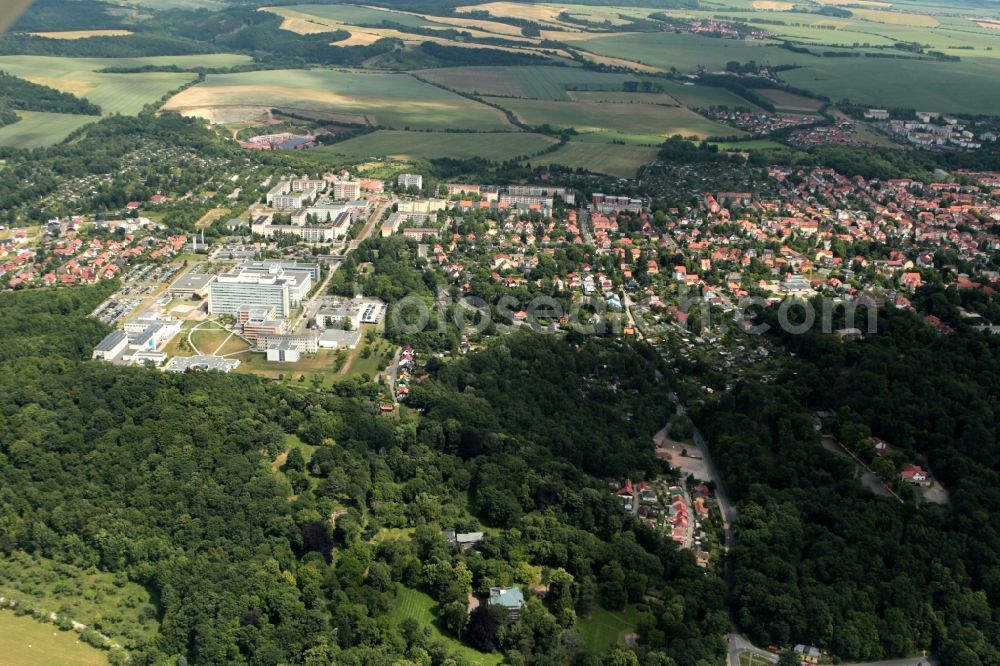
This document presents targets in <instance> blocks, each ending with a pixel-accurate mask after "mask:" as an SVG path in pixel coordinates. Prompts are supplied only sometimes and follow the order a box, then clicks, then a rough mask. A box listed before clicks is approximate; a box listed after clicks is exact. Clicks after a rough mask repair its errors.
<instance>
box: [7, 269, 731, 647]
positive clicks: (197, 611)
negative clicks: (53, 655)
mask: <svg viewBox="0 0 1000 666" xmlns="http://www.w3.org/2000/svg"><path fill="white" fill-rule="evenodd" d="M115 286H116V285H115V284H114V283H111V282H109V283H105V284H104V285H102V286H98V287H91V288H81V289H62V290H38V291H20V292H8V293H4V294H2V295H0V307H2V308H3V311H4V312H5V313H6V316H5V317H4V318H3V320H2V321H0V341H2V342H0V387H2V390H0V431H2V432H3V433H4V437H3V438H2V439H0V475H2V478H3V479H4V484H3V489H2V494H3V498H4V501H3V503H2V509H0V527H2V529H0V551H2V553H3V556H4V557H16V558H18V561H20V562H23V563H25V566H27V567H29V568H37V569H38V570H39V571H42V570H46V569H53V568H56V569H59V570H60V571H62V572H64V574H66V573H67V572H68V573H70V574H72V573H73V572H78V573H77V574H76V575H83V572H87V571H91V572H101V574H102V575H103V574H105V573H106V574H110V575H113V576H116V577H118V578H120V580H121V581H123V582H124V581H126V580H127V581H129V582H130V584H132V583H137V584H139V585H141V586H142V587H144V588H145V589H147V590H148V591H149V593H150V594H151V595H152V597H151V598H152V599H155V600H156V606H155V610H153V607H152V606H150V611H151V614H152V616H154V617H155V623H154V626H155V630H154V631H153V632H152V634H151V635H141V634H138V633H136V632H134V631H130V630H129V629H128V623H127V622H126V621H124V620H123V619H122V618H121V617H120V615H118V616H116V615H111V616H108V617H104V618H103V619H101V620H99V621H98V622H97V623H96V625H95V627H96V629H97V630H99V631H101V632H103V633H104V634H106V635H108V636H110V637H111V638H113V639H114V640H116V641H119V642H120V643H121V645H122V646H123V647H124V649H125V650H127V652H128V654H129V659H130V661H129V663H131V664H162V663H175V662H174V661H173V660H175V659H176V658H177V657H179V656H183V657H184V658H185V660H186V661H187V662H188V663H190V664H213V665H214V664H219V665H222V664H243V663H245V664H275V663H296V664H311V665H312V664H324V665H326V664H330V663H338V664H383V663H384V664H391V663H408V662H403V661H400V660H407V659H408V660H411V661H414V662H417V663H430V664H435V665H437V664H460V663H465V662H466V661H468V654H469V653H468V650H479V651H480V653H488V652H491V651H502V652H503V653H505V654H506V656H507V658H508V659H509V660H511V661H512V663H525V662H527V661H528V660H540V659H545V660H546V663H567V662H570V661H573V660H574V659H575V660H581V661H580V663H587V664H590V663H593V664H597V663H599V660H600V659H601V657H602V654H600V653H596V654H595V653H592V652H588V651H586V650H585V649H583V648H582V647H581V643H580V640H579V637H578V635H577V633H576V629H575V627H576V625H577V623H578V622H582V621H584V620H585V619H586V618H587V617H588V616H590V614H591V613H593V612H595V611H598V610H599V609H600V608H605V609H609V610H621V609H623V608H624V607H625V606H626V605H628V606H630V607H633V608H635V609H636V612H637V614H638V615H637V617H638V618H639V632H640V635H641V640H642V643H643V646H644V647H643V653H644V655H645V657H644V662H645V663H650V664H678V665H691V666H694V665H695V664H708V663H714V662H717V661H718V660H720V659H721V658H722V655H723V654H724V642H723V640H722V638H721V636H722V634H723V633H724V632H725V630H726V613H725V611H724V607H723V597H724V588H723V586H722V583H721V581H719V580H718V579H713V578H709V577H706V576H705V575H704V573H703V571H702V570H701V569H700V568H698V567H697V566H696V565H695V563H694V559H693V556H692V555H691V554H690V553H689V552H681V551H678V550H676V549H675V548H674V546H673V545H672V544H671V543H669V542H668V541H666V540H665V539H664V538H663V537H662V536H660V535H658V534H656V533H654V532H652V531H651V530H649V529H647V528H645V527H642V526H640V525H639V524H638V523H636V522H634V520H633V519H631V518H629V517H627V516H626V515H625V514H624V513H623V512H622V511H621V508H620V505H619V503H618V501H617V500H616V499H615V498H614V497H613V496H611V495H610V494H609V493H608V492H607V486H606V483H605V482H604V481H602V480H601V479H598V478H595V477H594V476H591V475H590V474H588V473H587V470H600V469H607V471H608V472H621V473H625V472H628V473H633V474H636V475H637V476H636V478H641V475H643V474H645V473H648V472H650V471H652V470H654V469H655V464H656V463H655V462H654V461H653V460H652V459H651V458H650V456H649V454H648V450H641V449H640V448H638V447H635V444H636V443H642V442H648V441H649V439H648V438H649V436H650V435H651V434H652V432H651V431H652V430H655V429H657V428H658V427H659V425H658V424H660V423H661V421H662V420H663V415H662V412H663V411H665V410H664V408H663V407H662V404H663V403H659V404H658V403H657V401H659V400H661V399H662V397H663V390H664V389H663V388H658V387H657V386H655V385H653V384H651V383H649V382H648V381H645V380H641V379H638V376H639V375H640V374H641V373H640V372H638V369H639V368H641V367H646V366H647V364H648V363H650V362H651V360H650V357H649V355H648V351H646V350H644V349H643V348H641V347H640V348H632V347H630V346H627V345H619V344H615V343H609V342H606V341H601V340H595V341H592V342H589V343H586V344H584V345H582V346H580V347H576V348H574V347H570V346H568V345H567V343H565V342H564V341H562V340H558V339H554V338H546V337H543V336H537V335H531V334H526V335H521V336H515V337H512V338H509V339H503V340H498V341H497V343H496V345H495V346H491V347H490V348H489V349H487V350H486V351H484V352H482V353H480V354H474V355H472V356H470V357H468V358H467V359H465V360H463V361H462V362H459V363H456V364H455V365H454V366H448V367H442V368H437V369H433V373H432V374H433V377H432V378H431V379H429V380H428V383H427V386H426V389H425V390H422V391H421V395H420V404H421V405H424V406H426V408H427V410H428V413H427V415H426V417H424V418H421V419H419V420H417V419H414V418H407V419H396V418H392V417H382V416H378V415H377V411H378V409H377V403H375V402H374V400H376V394H375V393H374V390H375V389H374V388H373V387H371V386H370V385H368V386H366V385H364V384H361V383H356V382H345V383H342V384H338V386H337V387H336V389H335V391H334V392H333V393H317V392H313V391H310V390H308V389H300V388H297V387H295V386H289V385H284V384H282V383H273V382H272V383H268V382H265V381H263V380H260V379H258V378H255V377H252V376H247V375H239V374H233V375H222V374H217V373H185V374H170V373H162V372H159V371H155V370H149V369H145V368H119V367H115V366H112V365H109V364H104V363H94V362H90V361H89V360H82V359H84V358H85V357H86V356H87V355H88V353H89V351H88V350H89V349H90V348H91V347H92V345H93V344H94V343H95V342H96V341H98V340H99V339H100V338H101V337H102V336H103V335H104V334H105V333H106V330H107V329H106V328H105V327H104V325H103V324H101V323H100V322H98V321H96V320H94V319H92V318H89V317H87V316H86V314H87V313H88V312H90V311H91V310H92V309H93V308H94V307H95V306H96V305H97V304H98V303H99V302H101V301H102V300H103V299H104V297H105V296H106V295H107V294H108V293H110V291H111V290H113V289H114V288H115ZM529 367H532V368H535V367H537V368H543V367H544V368H548V369H546V370H544V371H543V372H536V373H535V374H534V377H533V378H532V380H531V384H532V387H533V388H532V389H531V391H534V392H537V397H538V404H537V405H535V406H533V407H530V408H529V407H527V406H524V405H523V403H520V402H519V400H518V398H517V395H518V394H517V392H516V390H513V389H514V387H516V386H518V385H520V384H522V383H523V382H525V380H526V376H527V375H528V374H529V373H528V372H527V369H528V368H529ZM618 373H621V376H623V377H630V379H629V380H627V381H622V382H621V383H620V384H618V385H617V386H615V387H609V386H608V384H607V382H608V379H609V377H610V376H611V375H613V374H614V375H616V374H618ZM504 387H509V388H511V389H512V390H510V391H507V390H504ZM647 391H648V392H649V394H648V395H645V396H644V395H642V394H643V393H645V392H647ZM543 396H548V397H547V398H545V399H543ZM591 400H595V401H596V400H601V401H603V403H604V405H605V407H604V408H603V409H592V410H587V409H585V408H583V407H582V406H581V405H584V404H587V403H588V401H591ZM626 403H629V404H630V406H629V407H628V412H629V413H628V414H626V411H625V410H626V407H625V405H626ZM522 407H523V411H521V412H519V411H518V410H519V409H521V408H522ZM541 410H545V411H547V412H548V413H542V411H541ZM626 416H628V418H625V417H626ZM602 441H603V446H604V448H602V447H601V446H600V444H601V443H602ZM289 442H298V444H296V445H295V447H293V448H292V449H291V450H290V451H289V450H288V448H289ZM574 443H576V444H578V446H574ZM619 446H620V447H624V452H625V453H626V455H624V456H623V457H621V458H620V461H619V462H617V463H616V464H617V467H616V468H612V467H607V466H608V465H610V464H611V463H610V462H609V461H610V460H611V458H610V457H609V456H610V454H611V448H610V447H619ZM630 446H632V447H633V450H631V452H630V450H629V447H630ZM302 447H308V448H307V450H308V451H310V452H311V456H310V459H309V460H308V462H307V461H306V460H305V459H304V458H303V456H302V450H303V449H302ZM590 448H593V449H594V450H593V454H591V453H590V452H589V449H590ZM647 448H648V447H647ZM286 454H287V458H286V457H285V456H286ZM279 456H281V457H280V458H279ZM275 460H277V462H273V461H275ZM445 526H447V527H451V528H458V529H466V530H471V529H486V530H487V536H486V538H485V540H484V542H483V546H482V548H481V550H482V552H481V553H478V552H476V551H467V552H462V551H459V550H457V549H455V548H454V547H452V546H451V545H450V544H449V543H448V541H447V539H446V538H445V537H444V536H443V534H442V528H443V527H445ZM414 530H415V531H414ZM543 571H544V572H545V574H544V575H545V578H546V582H547V584H548V585H549V589H550V592H549V594H547V595H546V596H545V597H544V600H542V599H540V598H536V597H535V596H534V595H533V594H532V593H531V592H530V590H529V591H528V595H529V599H528V603H527V604H526V606H525V608H524V611H523V614H522V619H521V620H520V621H519V622H517V623H516V624H513V625H508V624H506V623H504V622H501V621H500V620H502V618H497V617H495V613H494V614H492V615H491V614H490V613H487V612H485V611H484V612H483V613H479V614H478V615H477V614H475V613H474V614H473V616H472V617H471V618H469V619H468V620H466V616H465V609H466V605H467V600H468V599H467V598H468V595H469V594H470V593H471V592H472V591H473V590H477V591H482V590H483V589H484V588H488V587H489V586H491V585H511V584H521V585H525V588H526V589H527V586H528V584H535V585H537V584H538V583H539V582H540V580H539V578H538V576H539V573H538V572H543ZM30 574H31V572H30V571H28V572H25V573H24V575H25V576H28V575H30ZM415 591H416V592H415ZM416 593H420V594H427V595H429V596H430V598H431V599H433V602H434V604H435V607H436V608H438V609H439V610H438V613H439V617H440V620H439V621H438V622H439V624H440V626H441V627H442V628H443V631H444V632H445V634H446V635H447V636H448V637H449V638H448V639H447V641H445V640H444V639H441V638H436V637H435V636H436V634H433V633H429V631H428V630H427V628H426V627H424V626H421V625H420V623H417V622H413V621H412V620H411V621H399V620H398V619H395V618H393V617H392V616H391V615H390V610H391V609H392V608H394V607H395V605H396V597H397V595H400V594H416ZM459 609H461V613H459V612H458V610H459ZM458 638H461V640H462V641H463V642H464V643H465V644H466V645H468V646H470V647H462V648H461V649H458V647H457V646H460V643H458V642H457V639H458ZM611 655H612V656H611V657H609V659H610V658H612V657H615V655H617V658H624V657H623V656H622V653H621V651H620V650H618V652H615V651H614V650H612V653H611ZM668 655H669V656H668ZM119 659H120V657H119ZM632 659H634V657H632ZM606 663H620V662H617V661H613V662H606ZM624 663H627V660H626V662H624Z"/></svg>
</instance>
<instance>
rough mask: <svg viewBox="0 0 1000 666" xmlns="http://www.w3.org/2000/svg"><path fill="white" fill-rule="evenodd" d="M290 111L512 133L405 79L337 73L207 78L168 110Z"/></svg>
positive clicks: (478, 107) (487, 114) (212, 114)
mask: <svg viewBox="0 0 1000 666" xmlns="http://www.w3.org/2000/svg"><path fill="white" fill-rule="evenodd" d="M265 107H266V108H281V109H289V110H293V111H296V112H299V113H307V114H308V113H313V114H323V115H329V116H336V117H339V118H342V119H343V120H345V121H352V122H356V123H367V124H370V125H384V126H386V127H390V128H393V129H406V128H409V127H413V128H418V129H437V130H444V129H452V128H463V129H473V130H504V129H512V128H511V125H510V124H509V123H508V122H507V119H506V117H504V115H503V114H502V113H501V112H500V111H498V110H496V109H491V108H490V107H488V106H486V105H484V104H480V103H478V102H475V101H473V100H470V99H467V98H465V97H462V96H460V95H456V94H454V93H451V92H448V91H446V90H442V89H441V88H437V87H435V86H432V85H430V84H429V83H424V82H423V81H419V80H418V79H416V78H415V77H413V76H410V75H409V74H404V73H391V72H362V71H355V70H352V71H347V70H333V69H301V70H268V71H260V72H242V73H239V74H214V75H209V76H208V78H207V80H206V81H205V82H204V83H201V84H199V85H197V86H193V87H191V88H188V89H187V90H185V91H184V92H182V93H180V94H178V95H176V96H175V97H174V98H173V99H171V100H170V101H169V102H168V103H167V104H166V107H165V108H167V109H173V110H176V111H180V112H182V113H185V114H187V115H196V116H200V117H205V118H210V119H212V118H216V117H218V114H219V113H222V112H225V111H226V110H227V109H228V110H230V111H232V110H233V109H260V108H265Z"/></svg>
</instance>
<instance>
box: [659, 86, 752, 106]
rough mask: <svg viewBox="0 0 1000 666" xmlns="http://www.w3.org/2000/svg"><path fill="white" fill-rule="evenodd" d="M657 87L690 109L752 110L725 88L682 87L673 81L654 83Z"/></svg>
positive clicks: (745, 102)
mask: <svg viewBox="0 0 1000 666" xmlns="http://www.w3.org/2000/svg"><path fill="white" fill-rule="evenodd" d="M656 83H657V85H660V86H662V87H663V91H664V92H665V93H667V94H668V95H670V96H671V97H673V98H674V99H676V100H677V101H678V102H680V103H681V104H683V105H685V106H690V107H691V108H699V107H710V106H727V107H729V108H731V109H735V108H741V107H745V108H749V109H752V108H754V105H753V104H751V103H750V102H748V101H747V100H745V99H743V98H742V97H740V96H739V95H736V94H734V93H731V92H729V91H728V90H726V89H725V88H715V87H713V86H702V85H684V84H683V83H677V82H675V81H661V80H657V81H656Z"/></svg>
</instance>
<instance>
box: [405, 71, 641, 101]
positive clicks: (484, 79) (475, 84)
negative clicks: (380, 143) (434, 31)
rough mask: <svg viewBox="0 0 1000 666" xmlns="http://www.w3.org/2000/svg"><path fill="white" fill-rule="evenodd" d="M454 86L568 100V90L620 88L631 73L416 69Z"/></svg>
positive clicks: (430, 78) (471, 90) (477, 91)
mask: <svg viewBox="0 0 1000 666" xmlns="http://www.w3.org/2000/svg"><path fill="white" fill-rule="evenodd" d="M414 73H415V74H416V75H418V76H419V77H420V78H423V79H427V80H428V81H432V82H434V83H437V84H439V85H443V86H446V87H448V88H451V89H453V90H460V91H462V92H466V93H475V94H479V95H497V96H501V97H527V98H531V99H548V100H557V101H559V100H561V101H565V100H568V99H570V96H569V95H568V94H567V91H568V90H601V91H620V90H622V89H623V85H624V84H625V82H626V81H637V80H638V79H637V77H635V76H634V75H632V74H620V73H605V72H593V71H590V70H585V69H581V68H578V67H551V66H532V67H446V68H443V69H425V70H419V71H417V72H414Z"/></svg>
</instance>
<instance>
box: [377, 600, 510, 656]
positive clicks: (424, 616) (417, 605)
mask: <svg viewBox="0 0 1000 666" xmlns="http://www.w3.org/2000/svg"><path fill="white" fill-rule="evenodd" d="M436 606H437V602H435V601H434V599H432V598H431V597H430V596H428V595H426V594H424V593H423V592H420V591H419V590H414V589H413V588H409V587H404V586H402V585H399V586H397V587H396V603H395V604H394V605H393V607H392V610H391V611H389V617H391V618H392V619H393V620H395V621H396V622H402V621H403V620H405V619H407V618H412V619H414V620H416V621H417V622H419V623H420V624H421V626H425V627H430V630H431V636H432V638H434V639H435V640H439V641H442V642H444V643H445V644H446V645H447V646H448V649H449V650H450V651H452V652H456V653H458V654H459V655H461V656H462V657H464V658H465V659H466V660H468V662H469V663H470V664H480V665H481V666H498V665H499V664H500V663H501V662H502V661H503V657H502V656H501V655H500V654H487V653H484V652H479V651H477V650H473V649H472V648H470V647H467V646H465V645H463V644H462V643H459V642H458V641H457V640H456V639H454V638H452V637H451V636H448V635H447V634H445V633H443V632H442V631H441V630H440V629H439V628H438V627H437V624H436V623H435V620H436V619H437V618H436V616H435V615H434V609H435V608H436Z"/></svg>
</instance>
